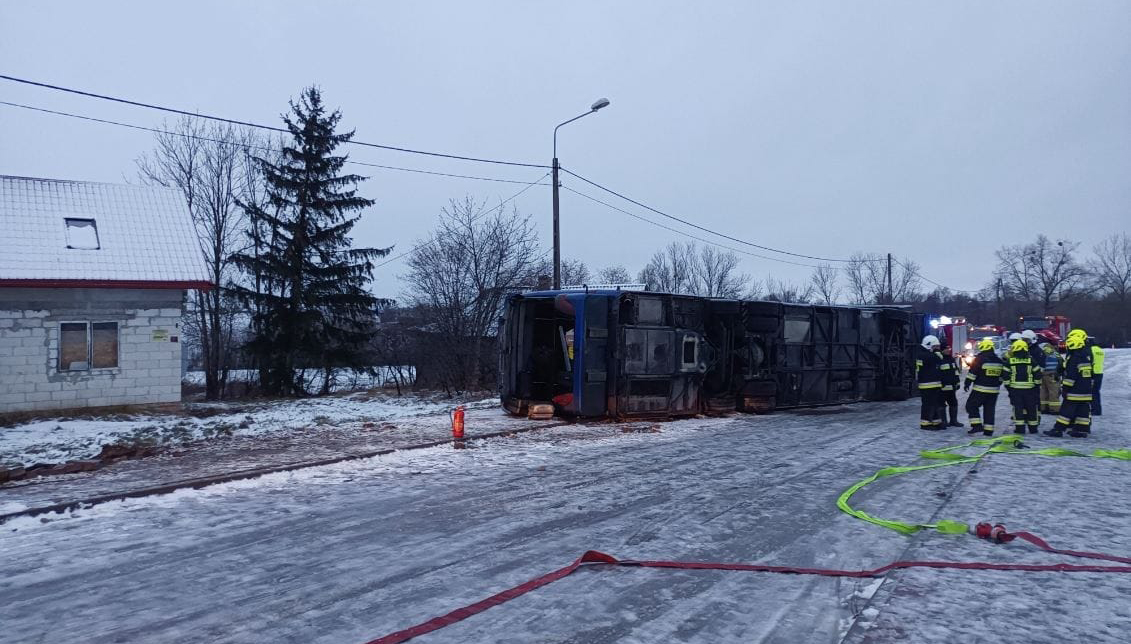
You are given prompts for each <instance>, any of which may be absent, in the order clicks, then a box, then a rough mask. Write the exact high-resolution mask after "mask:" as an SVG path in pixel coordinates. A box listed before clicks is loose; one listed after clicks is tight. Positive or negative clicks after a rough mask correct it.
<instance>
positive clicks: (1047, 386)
mask: <svg viewBox="0 0 1131 644" xmlns="http://www.w3.org/2000/svg"><path fill="white" fill-rule="evenodd" d="M1041 411H1043V412H1047V413H1050V414H1059V413H1060V380H1059V379H1057V377H1056V374H1054V373H1046V374H1044V375H1043V376H1041Z"/></svg>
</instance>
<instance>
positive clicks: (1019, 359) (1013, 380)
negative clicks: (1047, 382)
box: [1005, 351, 1041, 389]
mask: <svg viewBox="0 0 1131 644" xmlns="http://www.w3.org/2000/svg"><path fill="white" fill-rule="evenodd" d="M1005 360H1006V369H1005V386H1006V387H1009V388H1010V389H1032V388H1034V387H1036V386H1037V381H1038V380H1040V379H1041V368H1040V367H1039V366H1037V365H1036V364H1033V356H1031V355H1030V354H1029V352H1028V351H1025V352H1024V353H1009V354H1006V356H1005Z"/></svg>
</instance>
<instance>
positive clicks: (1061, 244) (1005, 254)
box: [995, 235, 1087, 314]
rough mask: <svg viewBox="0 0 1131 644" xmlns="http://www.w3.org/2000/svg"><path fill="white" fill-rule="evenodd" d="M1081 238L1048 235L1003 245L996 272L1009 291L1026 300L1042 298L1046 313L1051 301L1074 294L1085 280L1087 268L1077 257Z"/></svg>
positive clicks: (1048, 311) (1040, 300)
mask: <svg viewBox="0 0 1131 644" xmlns="http://www.w3.org/2000/svg"><path fill="white" fill-rule="evenodd" d="M1079 247H1080V243H1079V242H1073V241H1069V240H1064V239H1061V240H1057V241H1056V242H1055V243H1054V242H1053V241H1052V240H1050V239H1049V238H1048V237H1046V236H1045V235H1037V239H1036V240H1035V241H1033V242H1032V243H1029V244H1022V245H1017V246H1003V247H1001V248H1000V249H999V250H998V251H997V253H996V254H997V258H998V266H997V270H996V271H995V276H996V277H997V278H999V279H1000V280H1001V281H1002V284H1003V286H1004V287H1005V289H1006V291H1007V292H1008V293H1010V294H1011V295H1013V296H1014V297H1017V298H1018V299H1022V300H1026V301H1039V302H1040V303H1041V306H1042V310H1043V311H1044V313H1045V314H1048V313H1050V312H1051V309H1052V302H1053V301H1055V300H1062V299H1065V298H1067V297H1070V296H1072V295H1073V294H1075V292H1076V291H1077V290H1078V289H1079V287H1080V286H1081V285H1082V284H1083V282H1084V279H1085V278H1086V277H1087V270H1086V269H1085V268H1084V267H1083V266H1081V265H1080V264H1079V263H1078V262H1077V261H1076V258H1075V252H1076V249H1078V248H1079Z"/></svg>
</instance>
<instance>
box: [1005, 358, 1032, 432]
mask: <svg viewBox="0 0 1131 644" xmlns="http://www.w3.org/2000/svg"><path fill="white" fill-rule="evenodd" d="M1003 362H1004V363H1005V367H1006V370H1005V386H1006V388H1007V389H1008V390H1009V402H1010V404H1011V405H1013V433H1014V434H1024V433H1025V428H1026V426H1028V428H1029V433H1030V434H1036V433H1037V426H1038V425H1040V424H1041V417H1040V414H1038V413H1037V401H1038V397H1039V394H1038V392H1037V383H1038V382H1040V379H1041V366H1040V365H1038V364H1034V363H1033V356H1032V355H1031V354H1030V353H1029V343H1028V342H1025V341H1024V340H1014V342H1013V344H1012V345H1010V347H1009V352H1008V353H1006V354H1005V358H1004V360H1003Z"/></svg>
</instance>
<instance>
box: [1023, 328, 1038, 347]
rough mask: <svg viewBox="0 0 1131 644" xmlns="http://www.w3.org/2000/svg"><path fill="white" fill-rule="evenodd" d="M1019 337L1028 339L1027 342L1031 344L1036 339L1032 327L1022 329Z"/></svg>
mask: <svg viewBox="0 0 1131 644" xmlns="http://www.w3.org/2000/svg"><path fill="white" fill-rule="evenodd" d="M1021 337H1023V338H1025V339H1026V340H1028V341H1029V344H1033V343H1034V342H1036V341H1037V334H1036V333H1034V332H1033V330H1032V329H1025V330H1024V331H1022V332H1021Z"/></svg>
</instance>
